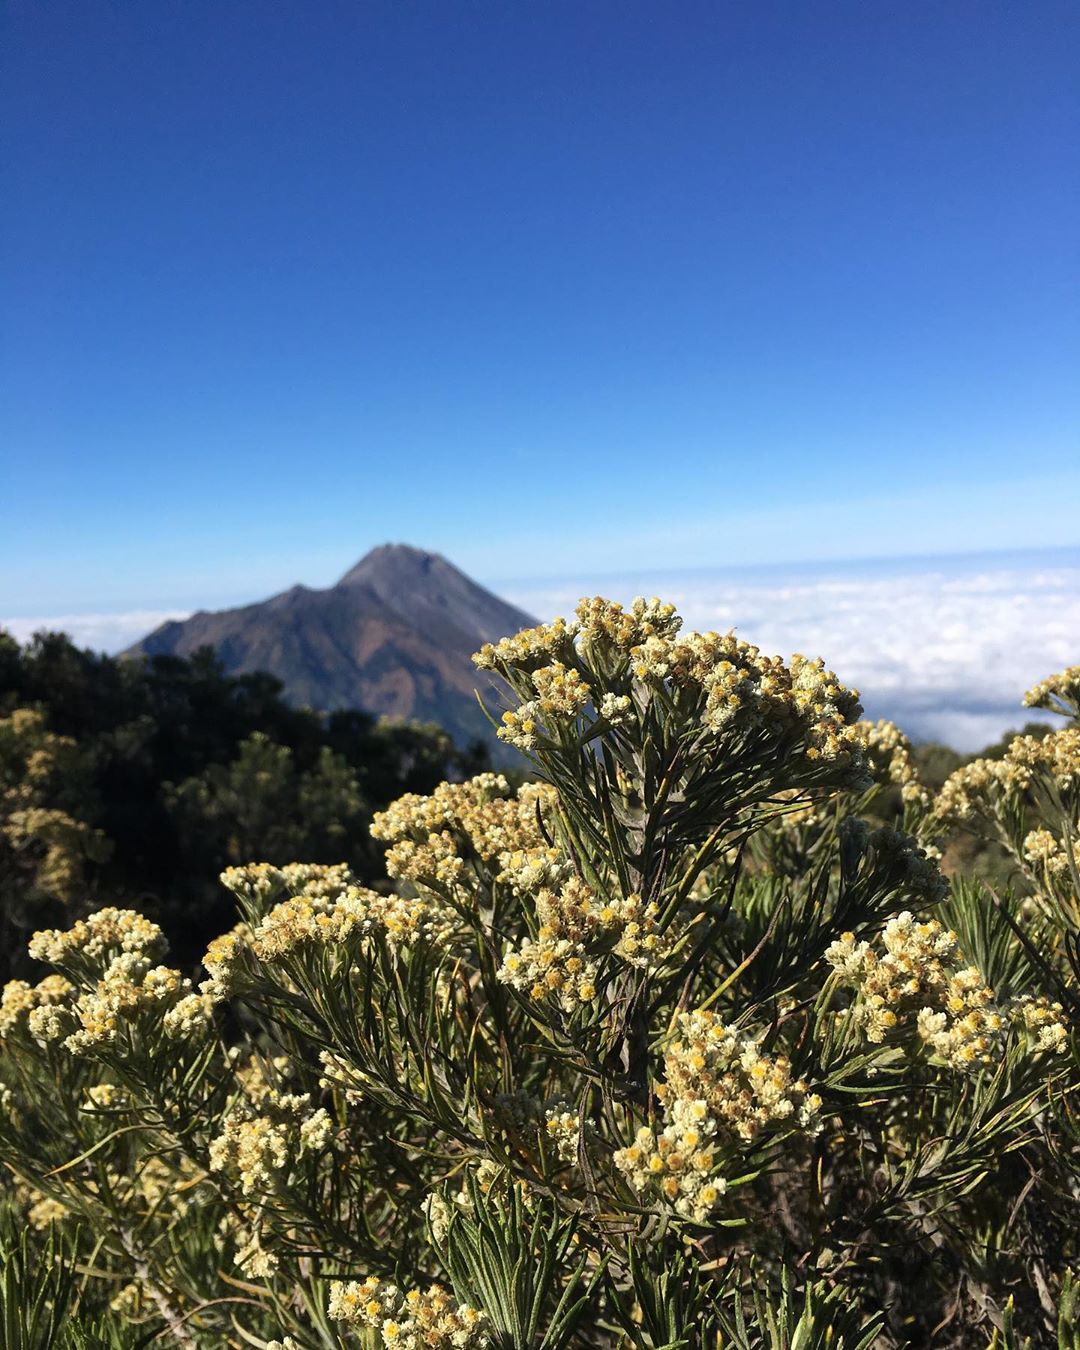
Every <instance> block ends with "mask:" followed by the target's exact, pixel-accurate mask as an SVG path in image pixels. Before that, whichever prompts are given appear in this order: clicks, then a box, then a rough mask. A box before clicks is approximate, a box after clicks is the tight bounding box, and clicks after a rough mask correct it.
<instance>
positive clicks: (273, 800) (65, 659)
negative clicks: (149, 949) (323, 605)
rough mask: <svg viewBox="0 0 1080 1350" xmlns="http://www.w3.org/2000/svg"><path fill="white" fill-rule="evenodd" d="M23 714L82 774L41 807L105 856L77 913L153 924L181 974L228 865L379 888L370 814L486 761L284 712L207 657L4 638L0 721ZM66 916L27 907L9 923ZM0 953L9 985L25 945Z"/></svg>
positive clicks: (266, 680)
mask: <svg viewBox="0 0 1080 1350" xmlns="http://www.w3.org/2000/svg"><path fill="white" fill-rule="evenodd" d="M24 707H36V708H38V709H40V710H41V711H42V712H43V713H44V714H45V717H46V721H47V725H48V729H49V731H51V732H53V733H56V734H58V735H61V736H65V737H70V738H71V739H72V740H73V741H74V742H75V745H76V747H77V753H78V772H77V773H75V774H73V773H66V774H65V775H64V776H63V778H62V780H61V781H59V782H58V783H57V785H56V787H55V788H53V787H50V794H51V795H50V797H49V800H48V803H47V804H48V805H49V806H57V807H59V808H61V809H64V810H66V811H70V812H71V813H72V814H73V815H74V816H76V817H77V818H78V819H80V820H85V821H87V822H88V823H89V824H90V825H92V826H94V827H96V828H97V829H99V830H101V831H102V832H103V834H104V836H105V838H106V839H107V840H108V842H109V845H110V846H111V847H110V848H109V850H108V852H109V856H108V858H106V859H104V860H102V861H101V862H99V863H97V864H96V865H94V866H93V867H92V868H91V870H90V872H89V874H88V876H87V886H86V889H85V896H84V901H83V903H84V904H85V906H86V907H87V908H93V907H94V906H95V905H98V904H119V905H124V904H133V905H137V906H138V907H139V908H141V909H143V910H145V911H146V912H148V913H151V914H153V915H154V916H155V917H156V918H157V919H158V920H159V921H160V922H162V924H163V925H164V926H165V928H166V929H167V931H168V932H169V935H170V939H171V941H172V947H173V950H174V952H176V953H177V955H178V957H179V959H180V960H181V962H182V963H183V964H185V965H190V964H191V963H192V962H194V961H195V960H197V958H198V956H199V955H200V954H201V951H202V950H203V948H204V947H205V945H206V942H207V940H208V939H209V938H210V937H212V936H215V935H216V934H217V933H219V932H221V931H222V929H223V928H226V927H228V925H229V923H230V922H231V907H230V905H229V903H228V901H227V899H225V898H223V897H222V892H221V887H220V885H219V884H218V880H217V878H218V875H219V874H220V872H221V871H222V869H223V868H224V867H226V866H228V865H229V864H231V863H243V862H249V861H251V860H252V859H253V858H260V859H265V860H267V861H271V862H275V863H284V862H289V861H292V860H294V859H298V858H299V859H303V860H306V861H310V862H341V861H345V862H348V863H349V865H350V866H351V868H352V869H353V871H354V872H355V873H356V875H357V876H358V877H360V878H361V879H363V880H365V881H368V882H377V881H379V880H381V879H382V878H383V877H384V875H385V874H384V872H383V867H382V852H381V850H380V849H378V848H376V847H373V845H372V843H371V841H370V839H369V838H368V834H367V826H368V824H369V822H370V820H371V815H372V813H373V812H374V811H376V810H378V809H379V808H380V807H383V806H385V805H386V804H387V803H388V802H390V801H392V800H393V799H394V798H396V797H398V796H400V795H401V794H402V793H404V792H423V793H426V792H430V791H431V790H432V789H433V788H434V787H435V785H436V784H437V783H439V782H441V781H442V780H443V779H445V778H461V777H463V776H466V775H468V774H472V773H476V772H478V771H479V770H481V769H483V768H484V767H486V763H487V752H486V751H485V750H484V749H483V747H481V746H480V745H479V744H477V745H474V746H472V747H471V748H470V749H468V750H467V751H460V750H458V749H457V748H456V747H455V746H454V745H453V743H452V742H451V740H450V738H449V737H448V736H447V735H446V734H445V733H444V732H442V731H440V730H439V729H438V728H436V727H433V726H427V725H420V724H416V723H408V724H406V723H391V722H380V721H378V720H377V719H376V718H374V717H372V716H371V715H369V714H367V713H364V712H362V711H358V710H357V711H342V712H336V713H331V714H320V713H315V712H312V711H309V710H305V709H297V708H292V707H289V706H288V704H286V703H285V702H284V700H283V699H282V696H281V684H280V682H279V681H278V680H276V679H275V678H273V677H272V676H270V675H264V674H255V675H240V676H229V675H226V674H225V673H224V671H223V669H222V666H221V664H220V663H219V661H218V660H217V658H216V657H215V655H214V654H213V652H212V651H210V650H209V649H205V650H202V651H199V652H197V653H196V654H195V655H194V656H193V657H192V658H191V659H190V660H183V659H181V658H180V657H175V656H156V657H151V658H149V659H148V660H145V661H144V660H133V659H124V658H116V657H109V656H103V655H101V654H99V653H95V652H91V651H87V650H84V649H81V648H79V647H76V646H75V645H74V644H73V643H72V642H71V641H70V640H69V639H68V638H67V637H65V636H64V635H63V634H60V633H40V634H38V635H37V636H36V637H34V638H33V639H32V640H31V641H30V642H29V643H28V644H27V645H26V646H25V647H20V646H19V644H18V643H16V642H15V641H14V640H13V639H12V638H10V637H9V636H8V635H7V634H5V633H0V717H4V716H6V715H8V714H10V713H11V712H13V711H14V710H15V709H17V708H24ZM53 797H55V800H53ZM0 903H2V901H0ZM70 917H73V916H72V915H71V913H70V910H69V911H67V913H66V915H65V912H64V911H63V910H62V909H61V907H60V906H59V905H58V904H54V905H52V906H49V905H39V906H37V907H35V908H34V910H33V912H32V913H31V914H29V915H28V916H27V917H26V918H25V920H22V919H21V920H20V926H21V927H24V928H36V927H41V926H44V925H45V924H47V923H52V922H64V921H65V919H66V918H70ZM7 918H8V920H9V921H13V920H12V916H11V915H10V914H9V915H8V916H7ZM5 946H6V947H7V948H8V950H6V951H4V952H2V953H0V978H6V977H7V976H8V975H10V974H12V973H15V971H14V960H15V956H16V953H17V952H19V951H20V950H21V949H22V948H24V946H25V935H23V936H19V935H18V934H15V936H14V938H13V940H12V941H10V942H8V943H6V944H5Z"/></svg>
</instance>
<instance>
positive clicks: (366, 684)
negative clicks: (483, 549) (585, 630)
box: [124, 544, 535, 763]
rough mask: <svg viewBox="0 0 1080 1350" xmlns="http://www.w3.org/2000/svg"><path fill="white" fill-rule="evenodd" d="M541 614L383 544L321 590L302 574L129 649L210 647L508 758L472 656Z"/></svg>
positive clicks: (287, 682)
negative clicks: (300, 579)
mask: <svg viewBox="0 0 1080 1350" xmlns="http://www.w3.org/2000/svg"><path fill="white" fill-rule="evenodd" d="M534 622H535V620H533V619H532V618H531V617H530V616H529V615H528V614H526V613H525V612H524V611H523V610H520V609H518V608H516V606H514V605H511V604H509V603H508V602H507V601H505V600H502V599H500V598H499V597H498V596H496V595H494V594H493V593H492V592H491V591H488V590H486V589H485V588H484V587H482V586H480V585H479V584H478V583H477V582H475V581H473V580H472V579H471V578H470V577H468V576H466V574H465V573H464V572H462V571H461V570H460V569H459V568H457V567H455V566H454V565H453V564H452V563H451V562H449V561H448V560H447V559H446V558H444V557H443V556H442V555H441V554H438V553H432V552H429V551H427V550H425V549H418V548H415V547H413V546H411V545H409V544H383V545H380V546H379V547H378V548H375V549H372V550H371V551H370V552H369V553H367V554H365V555H364V557H363V558H361V559H360V561H359V562H358V563H356V564H355V565H354V566H353V567H351V568H349V570H348V571H347V572H345V573H344V575H343V576H342V577H341V578H340V579H339V580H338V581H337V582H336V583H335V584H334V585H333V586H330V587H327V588H326V589H324V590H318V589H313V588H311V587H307V586H304V585H302V584H299V583H298V584H296V585H294V586H291V587H289V588H288V589H287V590H285V591H280V592H278V593H277V594H276V595H272V596H269V597H267V599H265V600H259V601H254V602H252V603H251V604H248V605H241V606H237V607H235V608H232V609H225V610H199V611H198V612H197V613H195V614H192V615H191V616H190V617H189V618H187V619H170V620H167V621H166V622H165V623H163V624H161V625H160V626H159V627H158V628H156V629H154V630H153V632H151V633H148V634H147V635H146V636H145V637H144V638H142V639H140V640H139V641H138V642H136V643H134V644H133V645H132V646H131V647H129V648H128V649H127V650H126V652H125V653H124V655H125V656H129V657H139V656H146V657H152V656H160V655H175V656H190V655H192V653H193V652H195V651H196V650H198V648H200V647H206V646H209V647H213V648H214V650H215V651H216V652H217V654H218V658H219V660H220V661H221V663H222V665H223V667H224V668H225V670H226V671H227V672H228V673H229V674H241V673H246V672H250V671H255V670H264V671H268V672H269V673H270V674H272V675H275V676H276V677H277V678H278V679H279V680H281V682H282V685H283V691H284V696H285V698H286V699H287V700H288V701H289V702H290V703H293V704H296V705H299V706H307V707H311V708H317V709H319V710H320V711H327V712H332V711H336V710H338V709H343V708H360V709H363V710H364V711H366V712H370V713H374V714H377V715H379V714H381V715H384V716H389V717H401V718H405V719H416V720H419V721H425V722H437V723H438V724H439V725H440V726H442V727H444V728H445V730H446V731H448V732H449V733H450V735H451V736H452V737H453V738H454V740H455V741H456V742H457V743H458V744H460V745H465V744H467V743H468V742H469V741H471V740H475V739H477V738H480V739H482V740H484V741H486V742H487V743H488V744H489V745H490V746H491V747H492V750H493V752H494V753H495V757H496V758H497V759H498V760H500V761H501V762H504V763H505V762H507V761H508V758H509V756H508V753H507V747H505V746H504V745H503V743H502V742H500V741H497V740H496V739H495V737H494V732H493V730H492V728H491V725H490V723H489V722H488V720H487V718H486V717H485V715H484V712H483V709H482V708H481V707H480V705H479V703H478V702H477V697H476V695H477V693H479V695H480V696H481V698H482V699H483V700H484V702H485V704H487V705H488V706H493V705H495V704H496V703H497V699H498V695H499V692H500V689H499V686H498V684H497V683H496V682H494V681H493V680H492V679H491V678H490V677H489V676H488V675H487V674H485V672H483V671H479V670H477V669H476V667H475V666H473V664H472V660H471V657H472V653H473V652H475V651H477V650H478V649H479V648H480V647H481V646H482V645H483V644H484V643H485V642H491V641H494V640H497V639H498V638H499V637H503V636H506V635H507V634H510V633H514V632H517V631H518V629H520V628H523V627H527V626H529V625H531V624H533V623H534Z"/></svg>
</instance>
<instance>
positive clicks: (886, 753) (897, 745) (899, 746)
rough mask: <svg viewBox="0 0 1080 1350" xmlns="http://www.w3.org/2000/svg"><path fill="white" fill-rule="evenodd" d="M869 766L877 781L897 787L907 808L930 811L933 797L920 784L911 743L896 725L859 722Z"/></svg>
mask: <svg viewBox="0 0 1080 1350" xmlns="http://www.w3.org/2000/svg"><path fill="white" fill-rule="evenodd" d="M856 729H857V730H858V732H859V734H860V735H861V737H862V743H863V748H864V751H865V754H866V759H867V762H868V764H869V766H870V770H871V772H872V773H873V774H874V776H875V778H879V779H880V781H882V782H887V783H895V784H896V785H897V786H898V787H899V788H900V798H901V800H902V801H903V802H904V804H905V805H912V806H918V807H922V808H924V809H926V808H929V806H930V804H931V802H932V800H933V799H932V797H931V795H930V793H929V792H928V791H927V790H926V788H925V787H924V786H923V785H922V783H921V782H920V781H919V774H918V770H917V769H916V768H915V762H914V760H913V759H912V758H911V742H910V741H909V740H908V738H907V737H906V736H905V735H904V733H903V732H902V731H901V730H900V728H899V727H898V726H896V724H895V723H893V722H889V721H887V720H886V719H885V718H881V719H880V720H879V721H877V722H858V723H856Z"/></svg>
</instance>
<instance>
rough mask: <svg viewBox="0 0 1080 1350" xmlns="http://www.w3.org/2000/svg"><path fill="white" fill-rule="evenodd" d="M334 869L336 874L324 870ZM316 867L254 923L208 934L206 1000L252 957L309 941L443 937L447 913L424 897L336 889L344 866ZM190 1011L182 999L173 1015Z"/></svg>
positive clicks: (277, 955) (260, 958)
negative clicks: (293, 891) (311, 877)
mask: <svg viewBox="0 0 1080 1350" xmlns="http://www.w3.org/2000/svg"><path fill="white" fill-rule="evenodd" d="M275 870H276V869H275ZM287 870H288V869H281V871H282V872H285V871H287ZM339 871H340V874H341V875H340V877H339V876H334V877H333V878H330V877H329V876H328V875H327V874H330V873H337V872H339ZM320 872H321V875H319V876H318V877H317V878H316V879H315V880H314V881H313V882H309V883H305V884H304V888H303V889H302V890H301V892H300V893H299V894H297V895H293V896H290V897H289V899H287V900H281V901H279V902H278V903H277V904H276V905H274V906H272V907H271V909H270V910H269V912H268V913H267V914H266V915H265V916H264V917H263V918H262V919H261V920H259V921H258V922H257V923H256V924H255V926H254V928H252V927H250V926H249V925H247V924H239V925H237V927H236V928H234V929H233V930H232V931H231V932H228V933H223V934H222V935H221V936H220V937H217V938H214V940H213V941H212V942H211V943H210V945H209V947H208V948H207V950H206V955H205V956H204V957H203V965H204V966H205V968H206V970H207V972H208V974H209V976H210V978H209V979H208V980H205V981H204V982H203V984H202V985H201V986H200V988H201V990H202V993H203V994H204V995H205V996H206V997H207V998H208V999H209V1000H210V1002H219V1001H221V1000H222V999H225V998H228V997H229V996H230V995H231V994H233V993H234V992H236V990H237V988H238V987H239V984H240V982H241V977H242V973H243V972H244V970H245V967H247V968H248V969H249V970H250V969H251V968H252V963H259V962H262V963H266V964H272V963H273V962H275V961H281V960H283V959H285V958H287V957H289V956H293V955H295V954H296V953H298V952H300V951H302V950H304V949H306V948H312V947H324V948H338V947H340V948H343V949H344V948H346V947H347V946H348V944H350V943H353V942H362V941H363V940H364V939H366V938H368V937H371V936H373V935H375V934H378V935H380V936H381V937H382V938H383V939H384V940H385V941H386V942H387V943H389V944H390V945H391V946H399V945H402V946H408V945H411V944H412V943H414V942H417V941H420V940H434V939H437V938H440V937H443V936H445V934H446V932H447V916H446V915H445V914H443V913H442V912H441V911H439V910H436V909H435V908H433V907H432V906H431V905H430V904H428V903H427V901H425V900H414V899H408V898H406V897H404V896H400V895H380V894H379V893H378V892H376V891H371V890H368V889H366V888H365V887H362V886H355V885H348V886H347V887H346V888H345V889H344V890H342V889H339V888H338V881H339V880H340V879H341V877H347V876H348V875H349V873H348V871H347V869H344V868H343V869H336V868H324V869H320ZM266 893H267V894H271V893H273V892H272V891H267V892H266ZM196 1012H197V1009H196V1007H195V1005H194V1004H185V1005H184V1013H183V1014H181V1013H179V1012H178V1013H177V1015H176V1016H177V1018H180V1017H181V1016H183V1015H187V1016H194V1015H196Z"/></svg>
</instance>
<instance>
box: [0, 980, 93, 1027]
mask: <svg viewBox="0 0 1080 1350" xmlns="http://www.w3.org/2000/svg"><path fill="white" fill-rule="evenodd" d="M74 992H75V986H74V985H73V984H72V983H71V981H70V980H65V979H64V977H63V975H46V976H45V978H44V979H43V980H42V981H41V983H40V984H35V985H30V984H27V983H26V981H25V980H10V981H9V982H8V983H7V984H5V985H4V989H3V992H2V993H0V1041H2V1040H4V1039H5V1038H6V1037H8V1036H9V1035H12V1034H13V1033H15V1032H16V1031H18V1030H19V1029H21V1028H22V1027H23V1026H25V1024H26V1021H27V1019H28V1017H29V1015H30V1013H32V1012H33V1011H34V1009H35V1008H42V1007H51V1006H53V1005H55V1004H59V1003H66V1002H67V1000H68V998H69V997H70V995H72V994H73V993H74Z"/></svg>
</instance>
